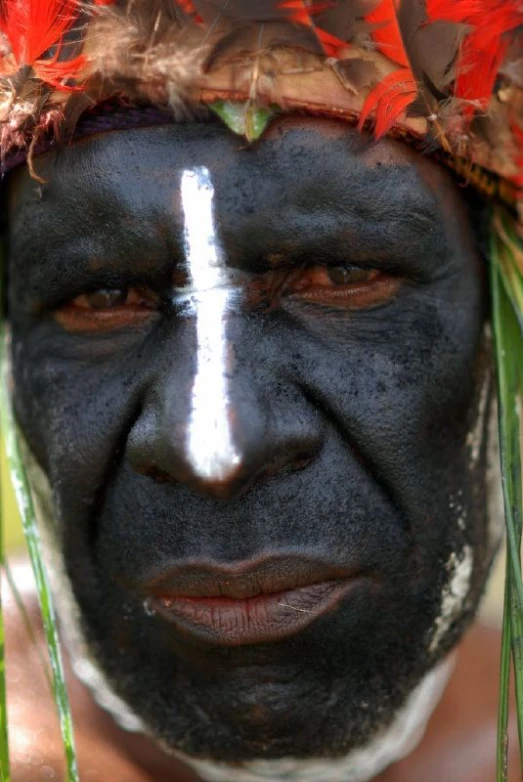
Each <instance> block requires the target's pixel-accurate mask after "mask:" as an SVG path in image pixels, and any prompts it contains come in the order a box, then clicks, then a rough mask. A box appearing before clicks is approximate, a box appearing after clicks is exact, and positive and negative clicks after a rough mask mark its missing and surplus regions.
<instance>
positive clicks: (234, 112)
mask: <svg viewBox="0 0 523 782" xmlns="http://www.w3.org/2000/svg"><path fill="white" fill-rule="evenodd" d="M210 108H211V109H212V110H213V111H214V113H215V114H217V115H218V117H220V119H221V120H222V121H223V122H224V123H225V124H226V125H227V127H228V128H229V129H230V130H232V131H233V133H237V134H238V135H239V136H245V138H246V139H247V141H257V140H258V139H259V138H260V136H261V135H262V134H263V132H264V131H265V129H266V128H267V126H268V125H269V123H270V122H271V121H272V120H273V119H274V117H275V116H276V115H277V114H278V113H279V112H280V110H279V109H278V108H277V107H275V106H271V107H268V108H267V107H264V106H256V105H254V104H253V103H252V102H251V101H245V102H243V103H238V102H236V101H229V100H217V101H215V102H214V103H211V106H210Z"/></svg>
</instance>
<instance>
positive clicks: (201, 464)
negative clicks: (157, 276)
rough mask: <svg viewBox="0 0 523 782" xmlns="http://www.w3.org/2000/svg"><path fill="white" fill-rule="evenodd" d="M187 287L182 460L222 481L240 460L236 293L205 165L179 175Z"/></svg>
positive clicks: (208, 477)
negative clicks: (232, 316) (192, 328)
mask: <svg viewBox="0 0 523 782" xmlns="http://www.w3.org/2000/svg"><path fill="white" fill-rule="evenodd" d="M181 199H182V209H183V216H184V223H185V230H184V239H185V262H186V270H187V274H188V278H189V279H188V285H187V287H186V288H185V289H184V290H183V291H182V296H183V297H184V298H185V297H186V301H187V304H188V311H189V313H190V314H192V315H193V316H194V317H195V318H196V342H197V346H196V373H195V376H194V381H193V386H192V391H191V412H190V417H189V423H188V428H187V458H188V461H189V463H190V465H191V467H192V468H193V470H194V472H195V473H196V474H197V475H198V476H199V477H201V478H203V479H205V480H215V481H223V480H225V479H226V478H227V477H228V476H229V475H230V474H231V473H232V472H234V471H235V469H236V468H237V467H238V465H239V464H240V461H241V459H240V455H239V453H238V451H237V449H236V447H235V444H234V438H233V433H232V428H231V409H230V401H229V388H228V385H229V384H228V378H227V366H228V363H229V356H228V354H229V349H228V343H227V334H226V328H227V326H226V320H227V312H228V311H229V309H230V305H231V301H232V299H233V297H234V296H235V292H234V291H233V290H231V288H230V287H229V286H228V283H229V276H230V275H229V273H228V271H227V269H225V268H224V265H223V263H222V261H221V258H220V255H221V253H220V245H219V240H218V234H217V230H216V223H215V215H214V187H213V184H212V180H211V175H210V172H209V171H208V169H207V168H205V167H203V166H202V167H196V168H192V169H187V170H185V171H184V172H183V173H182V180H181Z"/></svg>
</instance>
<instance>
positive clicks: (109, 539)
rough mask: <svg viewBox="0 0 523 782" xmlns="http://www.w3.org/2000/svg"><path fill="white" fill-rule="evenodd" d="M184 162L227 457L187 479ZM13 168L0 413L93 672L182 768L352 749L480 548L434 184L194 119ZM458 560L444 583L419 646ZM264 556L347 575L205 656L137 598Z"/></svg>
mask: <svg viewBox="0 0 523 782" xmlns="http://www.w3.org/2000/svg"><path fill="white" fill-rule="evenodd" d="M195 166H205V167H206V168H207V169H208V170H209V171H210V172H211V175H212V178H213V183H214V187H215V191H216V216H217V223H218V226H219V234H220V240H221V244H222V248H223V253H224V259H225V260H224V264H225V266H226V267H227V268H228V269H229V270H231V271H230V273H231V279H232V280H233V284H234V285H235V286H236V288H237V289H238V290H240V291H241V300H240V303H239V304H238V305H237V307H236V308H235V309H233V310H232V311H231V312H229V313H228V316H227V337H228V340H229V343H230V344H231V345H233V351H232V359H231V365H230V367H229V369H228V372H229V375H230V398H231V408H232V421H233V424H232V426H233V428H234V432H235V435H236V436H237V445H238V449H239V452H240V456H241V459H240V464H239V466H236V467H235V468H234V469H232V466H231V470H230V472H229V474H228V475H227V477H226V478H225V479H220V480H217V479H215V478H213V479H208V478H205V477H202V475H201V474H199V473H198V472H197V471H196V470H194V468H193V467H192V466H191V463H190V460H189V459H188V455H187V448H186V439H185V437H184V433H185V432H186V431H187V427H188V423H189V416H190V404H189V389H190V387H191V382H192V379H193V376H194V371H195V370H194V338H195V337H194V335H195V323H194V318H193V317H190V316H188V315H187V312H186V311H184V309H183V307H181V306H180V302H179V299H177V295H178V294H177V291H179V290H180V289H181V288H182V287H183V286H184V285H185V284H186V282H187V280H186V277H187V275H186V273H185V271H184V252H183V248H184V233H183V229H184V226H183V220H182V214H181V209H180V192H179V188H180V179H181V176H182V174H183V172H184V171H186V170H187V169H190V168H194V167H195ZM39 172H40V174H41V175H42V176H43V177H44V178H45V179H46V181H47V184H46V185H44V186H43V187H42V188H39V187H38V186H36V185H35V183H34V181H31V179H30V178H29V176H28V174H27V172H25V171H19V172H17V173H16V174H15V175H14V177H13V178H12V182H11V185H10V199H9V258H10V267H9V269H10V272H9V273H10V278H9V280H10V281H9V314H10V322H11V326H12V339H13V342H12V358H13V379H14V384H15V387H16V389H17V394H16V414H17V417H18V420H19V422H20V424H21V427H22V430H23V432H24V434H25V436H26V438H27V441H28V444H29V446H30V448H31V450H32V452H33V454H34V456H35V458H36V460H37V462H38V463H39V465H40V466H41V467H42V468H43V470H44V472H45V473H46V475H47V477H48V479H49V482H50V486H51V489H52V491H53V498H54V503H55V517H56V522H55V531H56V534H57V537H58V539H59V546H60V549H61V553H62V556H63V558H64V561H65V564H66V569H67V572H68V575H69V577H70V579H71V582H72V585H73V590H74V596H75V599H76V601H77V603H78V605H79V606H80V610H81V612H82V615H83V619H84V630H85V633H86V637H87V639H88V642H89V644H90V645H91V648H92V650H93V652H94V654H95V656H96V658H97V661H98V662H99V664H100V665H101V667H102V668H103V670H104V671H105V673H106V675H107V676H108V679H109V680H110V682H111V685H112V686H113V688H114V689H115V691H116V692H117V693H118V694H119V695H120V696H121V697H123V698H124V699H125V700H126V701H127V702H128V703H129V704H130V705H131V706H132V708H133V710H134V711H135V712H136V713H138V714H139V715H140V716H141V717H142V718H143V719H144V720H145V722H146V723H147V725H148V726H149V729H150V730H151V731H152V732H153V733H154V735H155V736H157V737H158V738H161V739H162V740H163V741H164V742H166V743H167V745H168V746H170V747H172V748H173V749H178V750H182V751H183V752H185V753H187V754H189V755H194V756H198V757H202V758H207V757H210V758H212V759H214V760H221V761H225V762H236V761H241V760H246V761H248V760H250V759H253V758H265V759H276V758H280V757H288V756H291V757H298V758H307V757H313V758H314V757H320V758H329V757H338V756H343V755H345V754H347V753H348V752H349V751H351V750H352V749H355V748H358V747H360V746H362V745H364V744H365V743H366V742H367V741H368V740H369V739H370V738H371V737H372V735H373V733H375V732H376V730H378V729H380V728H382V727H384V726H386V725H387V724H388V723H389V722H390V721H391V719H392V718H393V716H394V714H395V713H396V711H397V709H398V708H399V707H400V706H401V705H402V703H403V702H404V701H405V698H406V696H407V695H408V693H409V692H411V691H412V689H413V688H414V687H415V686H416V685H417V684H418V683H419V681H420V680H421V679H422V678H423V676H424V675H425V673H426V672H427V671H428V670H430V669H431V668H432V667H433V666H434V665H435V663H436V662H438V661H439V660H441V659H443V657H444V656H445V655H446V654H447V653H448V651H449V650H450V649H452V648H453V647H454V646H455V644H456V643H457V641H458V640H459V639H460V638H461V636H462V634H463V632H464V630H465V629H466V627H467V625H468V624H469V622H470V621H471V619H472V617H473V614H474V610H475V607H476V604H477V601H478V599H479V596H480V593H481V590H482V587H483V584H484V581H485V578H486V574H487V571H488V567H489V564H490V561H491V556H492V547H491V544H490V543H489V540H488V529H487V522H488V519H487V512H486V505H487V503H486V487H485V459H486V446H487V442H486V436H484V435H481V432H483V433H484V432H485V431H486V426H485V424H486V417H487V416H488V413H489V405H488V404H487V405H486V406H485V407H484V408H482V411H481V416H485V420H483V419H481V418H479V419H478V416H479V415H480V413H479V412H478V411H479V397H480V391H481V389H482V388H483V387H484V386H485V384H487V385H488V383H489V378H490V370H489V363H488V358H487V351H486V346H485V344H484V338H483V334H484V324H485V320H486V303H485V302H486V295H485V293H486V292H485V278H484V273H483V268H482V261H481V259H480V257H479V253H478V251H477V247H476V243H475V237H474V234H473V231H472V230H471V228H470V226H469V222H468V213H467V210H466V207H465V204H464V202H463V200H462V199H461V197H460V194H459V192H458V190H457V188H456V187H455V185H454V184H453V182H452V181H451V179H450V176H449V175H447V174H446V172H443V171H441V170H440V169H439V168H438V167H437V166H436V165H435V164H434V163H432V162H430V161H428V160H423V159H422V158H421V157H419V156H417V155H416V154H415V153H413V152H412V151H411V150H409V149H407V148H405V147H403V146H402V145H400V144H397V143H394V142H390V141H383V142H381V143H380V144H379V145H374V144H372V143H370V142H369V141H368V140H365V139H362V138H361V137H360V136H359V135H358V134H357V133H356V132H355V131H351V130H349V129H347V127H346V126H344V125H343V124H341V123H335V122H327V121H319V120H318V121H317V120H286V121H282V122H279V123H277V124H276V125H274V126H273V128H272V129H271V132H270V133H269V134H268V135H267V137H266V138H265V139H264V140H263V142H262V143H260V144H259V145H258V146H256V147H254V148H246V147H245V146H244V145H243V144H242V143H241V142H239V141H238V139H237V138H235V137H233V136H232V135H231V134H230V133H228V132H227V131H226V130H225V129H224V128H222V127H221V126H220V125H217V124H216V125H215V124H208V125H205V124H200V125H193V126H178V127H165V128H155V129H150V130H140V131H132V132H128V133H127V132H126V133H123V132H122V133H114V134H109V135H105V136H100V137H96V138H93V139H90V140H86V141H83V142H78V143H76V144H75V145H74V147H72V148H70V149H68V150H66V151H64V152H63V153H62V154H61V155H60V156H59V157H58V158H57V159H55V158H54V156H53V155H52V154H49V153H48V154H47V155H46V156H44V157H43V158H41V159H40V160H39ZM27 226H30V230H27ZM79 400H81V403H80V401H79ZM478 429H479V431H480V437H479V439H480V442H479V455H478V457H477V458H475V459H472V458H471V447H470V433H471V431H473V430H476V431H477V430H478ZM456 497H459V502H455V498H456ZM282 509H283V510H282ZM466 549H470V550H472V551H473V568H472V572H471V578H470V583H469V586H468V590H467V594H466V596H465V598H464V601H463V604H462V605H461V607H460V610H459V611H458V613H457V614H456V616H454V617H453V620H452V621H451V622H449V625H448V627H447V628H446V630H445V632H444V633H443V634H442V637H441V639H440V640H439V642H438V644H437V646H436V647H435V648H433V647H432V646H431V643H430V641H431V638H432V637H433V634H434V627H435V626H436V622H437V619H438V616H439V614H440V612H441V592H442V588H443V587H444V585H445V583H446V581H447V580H448V567H447V566H448V563H449V561H452V560H451V557H452V555H455V556H457V557H458V560H459V559H460V557H462V555H463V552H464V551H465V550H466ZM291 554H292V555H294V556H296V555H298V556H299V557H307V558H308V559H315V560H319V559H321V560H322V561H323V562H327V563H328V565H329V567H331V568H334V569H336V568H339V569H340V570H341V569H343V568H346V569H347V568H349V569H351V571H352V572H353V573H354V574H356V575H357V580H356V581H355V586H354V588H353V589H352V590H351V591H350V594H348V595H346V596H345V597H344V599H342V600H340V601H339V602H337V603H336V605H335V606H334V607H333V608H332V609H331V610H329V611H328V612H326V613H325V614H324V615H322V616H321V617H320V618H319V619H317V620H316V621H314V622H312V623H311V624H309V625H308V626H307V627H306V628H305V629H303V630H301V631H300V632H296V633H294V634H290V635H289V636H288V637H286V638H284V639H278V640H277V641H276V640H275V638H273V637H271V635H270V633H269V634H268V635H267V637H266V639H265V640H264V641H263V642H260V643H236V642H235V644H234V645H233V646H231V645H230V644H229V645H228V644H223V643H218V642H216V639H215V638H214V637H213V636H212V635H209V634H208V635H207V636H206V637H195V636H194V635H190V634H189V635H187V633H186V632H184V631H183V628H181V627H180V626H179V625H178V624H176V623H172V622H168V621H165V619H164V618H163V617H162V616H159V615H157V614H155V615H151V614H150V612H148V611H145V610H144V596H145V595H146V594H147V588H146V587H147V584H148V583H150V580H151V578H154V577H156V576H157V575H158V574H159V573H161V572H162V571H163V570H165V569H166V568H168V567H172V566H173V565H174V566H182V567H183V566H186V565H187V563H198V564H202V563H203V564H204V565H206V566H211V567H218V566H222V567H223V566H227V567H229V566H231V567H232V566H234V565H236V564H237V563H244V562H247V561H248V562H251V563H252V562H254V563H263V562H265V561H266V560H267V558H269V557H282V556H288V555H291ZM253 621H256V617H254V620H253ZM282 621H283V620H282ZM289 621H290V620H289ZM166 682H167V683H168V685H166ZM296 703H300V705H301V708H300V709H296V707H295V704H296ZM478 779H479V777H478Z"/></svg>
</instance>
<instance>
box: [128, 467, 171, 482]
mask: <svg viewBox="0 0 523 782" xmlns="http://www.w3.org/2000/svg"><path fill="white" fill-rule="evenodd" d="M135 471H136V472H138V473H140V475H145V476H146V477H147V478H151V479H152V480H153V481H156V483H173V482H174V481H175V479H174V478H173V476H172V475H170V474H169V473H168V472H167V471H166V470H162V469H161V467H157V466H156V465H148V466H147V467H146V466H144V467H137V468H135Z"/></svg>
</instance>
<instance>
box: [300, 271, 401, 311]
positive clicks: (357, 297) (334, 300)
mask: <svg viewBox="0 0 523 782" xmlns="http://www.w3.org/2000/svg"><path fill="white" fill-rule="evenodd" d="M400 284H401V281H400V278H399V277H394V276H392V275H390V274H386V273H385V272H382V271H379V270H378V269H364V268H363V267H360V266H351V265H340V266H313V267H312V268H309V269H304V270H302V271H301V272H300V273H299V274H298V275H296V276H295V277H294V278H293V279H292V281H290V285H289V286H287V287H286V291H285V292H286V294H287V295H292V296H296V297H299V298H302V299H307V300H308V301H312V302H315V303H317V304H326V305H328V306H333V307H344V308H348V309H367V308H368V309H370V308H372V307H377V306H379V305H380V304H383V303H385V302H387V301H388V300H389V299H391V298H393V297H394V295H395V293H396V292H397V291H398V289H399V287H400Z"/></svg>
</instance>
